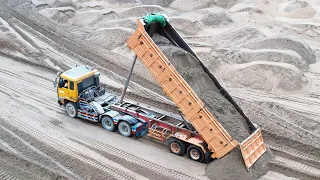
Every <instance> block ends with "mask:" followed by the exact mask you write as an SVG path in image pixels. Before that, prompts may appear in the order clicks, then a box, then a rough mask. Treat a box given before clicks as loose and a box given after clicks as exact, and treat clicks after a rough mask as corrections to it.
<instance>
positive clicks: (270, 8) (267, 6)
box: [258, 0, 317, 19]
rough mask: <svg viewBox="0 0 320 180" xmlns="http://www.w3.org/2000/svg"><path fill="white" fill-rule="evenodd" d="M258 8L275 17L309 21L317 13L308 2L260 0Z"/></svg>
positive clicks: (300, 0)
mask: <svg viewBox="0 0 320 180" xmlns="http://www.w3.org/2000/svg"><path fill="white" fill-rule="evenodd" d="M258 7H259V8H261V10H263V11H264V12H266V13H267V14H269V15H271V16H273V17H277V16H282V17H288V18H297V19H309V18H312V17H313V16H314V15H315V13H316V12H317V11H316V10H315V9H314V8H313V7H312V6H310V4H309V3H308V2H306V1H302V0H294V1H283V0H281V1H279V0H259V1H258Z"/></svg>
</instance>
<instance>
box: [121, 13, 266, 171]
mask: <svg viewBox="0 0 320 180" xmlns="http://www.w3.org/2000/svg"><path fill="white" fill-rule="evenodd" d="M146 27H147V29H148V32H147V31H146ZM155 31H158V32H160V33H162V34H163V35H164V36H165V37H166V38H167V39H169V40H170V42H171V43H172V44H174V45H176V46H178V47H180V48H182V49H184V50H186V51H188V52H189V53H191V54H192V55H194V56H195V57H197V56H196V54H195V53H194V52H193V51H192V50H191V49H190V47H189V46H188V45H187V44H186V43H185V41H184V40H183V39H182V38H181V37H180V36H179V34H178V33H177V32H176V31H175V29H174V28H173V27H172V26H171V25H170V24H169V23H167V24H166V25H165V26H163V27H160V26H159V24H157V23H156V22H155V23H153V24H152V23H151V24H146V23H145V22H144V20H143V19H138V28H137V30H136V31H135V32H134V34H133V35H132V36H131V37H130V38H129V39H128V41H127V44H128V47H129V48H130V49H132V50H133V51H134V52H135V53H136V55H137V57H138V58H139V59H140V60H141V62H142V63H143V64H144V65H145V67H146V68H147V69H148V70H149V71H150V73H151V74H152V76H153V77H154V79H155V80H156V81H157V82H158V83H159V85H160V87H162V89H163V91H164V93H165V94H166V95H167V96H169V97H170V98H171V100H172V101H173V102H174V103H175V104H176V106H177V107H178V108H179V110H180V111H181V112H182V114H183V116H184V117H185V118H186V119H187V120H188V121H189V122H190V123H191V124H192V125H193V127H194V128H195V129H196V130H197V132H198V133H199V135H200V137H202V139H203V140H204V142H205V143H202V142H197V144H202V147H201V148H202V149H203V150H204V151H206V152H208V151H209V152H211V157H212V158H221V157H223V156H224V155H226V154H227V153H228V152H230V151H231V150H232V149H233V148H234V147H236V146H237V145H238V144H239V143H238V142H237V141H236V140H234V139H233V138H232V137H231V136H230V135H229V133H228V132H227V131H226V130H225V129H224V128H223V127H222V125H221V124H220V123H219V121H218V120H217V119H216V118H215V117H214V115H213V114H212V113H211V112H210V111H209V110H208V108H207V107H206V106H205V104H204V103H203V101H202V100H201V99H200V98H199V97H198V96H197V94H195V92H194V91H193V90H192V88H191V87H190V86H189V84H188V83H187V82H186V81H185V80H184V79H183V77H182V76H181V75H180V74H179V73H178V72H177V70H176V69H175V67H174V66H173V65H172V64H171V63H170V61H169V60H168V59H167V57H166V56H165V55H164V53H163V52H162V51H161V50H160V49H159V47H158V46H157V45H156V44H155V43H154V41H153V40H152V38H151V37H150V35H149V34H148V33H150V34H151V35H152V34H153V32H155ZM199 61H200V60H199ZM200 63H201V62H200ZM203 68H204V69H205V70H206V72H207V73H208V75H209V76H210V78H211V79H212V80H213V81H214V83H215V85H216V86H217V87H218V88H219V89H220V91H221V93H223V95H224V96H225V97H226V98H227V99H228V100H229V101H230V102H231V103H232V104H233V105H234V107H235V108H236V109H237V111H238V112H239V113H240V114H241V115H242V116H244V117H245V119H246V121H247V123H248V127H249V128H250V129H251V130H252V132H251V135H250V136H249V137H248V138H247V139H245V140H244V141H243V142H242V143H241V146H240V148H241V152H242V154H243V158H244V161H245V164H246V166H247V168H249V167H251V166H252V165H253V164H254V162H256V161H257V160H258V159H259V157H260V156H261V155H262V154H263V153H264V152H265V151H266V148H265V145H264V142H263V139H262V136H261V131H260V129H259V128H256V127H255V126H254V125H253V123H252V122H251V121H250V120H249V119H248V118H247V117H246V116H245V114H244V113H243V112H242V110H241V109H240V107H239V106H238V105H237V104H236V103H235V102H234V101H233V100H232V98H231V96H230V95H229V94H228V93H227V92H226V91H225V90H224V89H223V88H222V87H221V85H220V84H219V82H218V81H217V80H216V79H215V78H214V76H213V75H212V74H211V73H210V72H209V71H208V69H206V68H205V67H203ZM173 137H175V138H176V137H179V138H180V140H181V139H184V140H189V136H188V134H187V135H180V134H179V135H176V136H173ZM199 147H200V146H199ZM206 155H207V154H206Z"/></svg>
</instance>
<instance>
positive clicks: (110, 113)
mask: <svg viewBox="0 0 320 180" xmlns="http://www.w3.org/2000/svg"><path fill="white" fill-rule="evenodd" d="M99 76H100V72H99V71H98V70H96V69H94V68H91V67H89V66H77V67H74V68H71V69H70V70H67V71H65V72H62V73H58V74H57V77H56V79H55V80H54V82H53V84H54V87H56V88H57V95H58V103H59V104H60V105H63V106H65V108H66V112H67V114H68V115H69V116H70V117H73V118H76V117H80V118H83V119H86V120H89V121H94V122H98V123H101V124H102V127H103V128H104V129H106V130H108V131H115V130H116V129H118V131H119V133H120V134H122V135H124V136H131V135H134V136H136V137H141V136H143V135H145V134H146V133H147V132H148V128H147V125H148V123H147V122H145V121H144V120H142V119H139V118H136V117H134V116H131V115H128V114H127V113H124V112H119V111H116V110H113V109H112V108H111V106H112V105H113V104H117V103H119V101H118V100H117V97H116V96H115V95H113V94H110V93H106V92H105V89H104V88H103V87H101V86H100V83H99Z"/></svg>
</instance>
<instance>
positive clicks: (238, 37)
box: [211, 27, 266, 47]
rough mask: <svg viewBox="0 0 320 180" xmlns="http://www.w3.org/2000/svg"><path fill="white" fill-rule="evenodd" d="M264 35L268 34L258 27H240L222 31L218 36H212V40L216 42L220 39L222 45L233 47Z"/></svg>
mask: <svg viewBox="0 0 320 180" xmlns="http://www.w3.org/2000/svg"><path fill="white" fill-rule="evenodd" d="M264 37H266V36H265V35H264V34H263V33H262V32H261V31H259V29H257V28H253V27H243V28H240V29H236V30H232V31H228V32H225V33H222V34H220V35H218V36H217V37H213V38H211V42H212V43H214V42H216V41H217V40H218V41H219V44H220V46H222V47H232V46H238V45H239V44H244V43H248V42H251V41H253V40H258V39H261V38H264Z"/></svg>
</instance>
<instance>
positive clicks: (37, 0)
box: [31, 0, 57, 7]
mask: <svg viewBox="0 0 320 180" xmlns="http://www.w3.org/2000/svg"><path fill="white" fill-rule="evenodd" d="M56 1H57V0H31V2H32V3H33V4H34V5H35V6H37V7H38V6H43V5H52V4H54V3H55V2H56Z"/></svg>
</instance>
